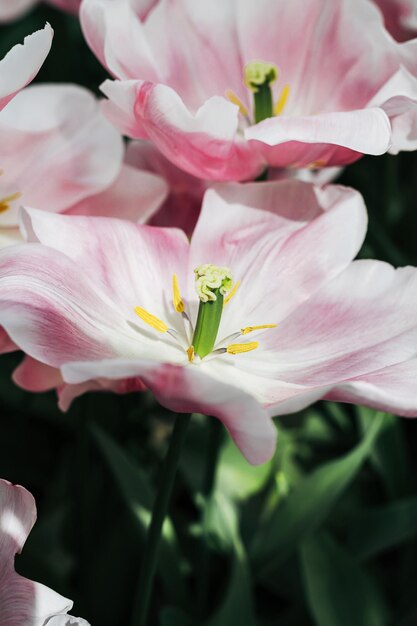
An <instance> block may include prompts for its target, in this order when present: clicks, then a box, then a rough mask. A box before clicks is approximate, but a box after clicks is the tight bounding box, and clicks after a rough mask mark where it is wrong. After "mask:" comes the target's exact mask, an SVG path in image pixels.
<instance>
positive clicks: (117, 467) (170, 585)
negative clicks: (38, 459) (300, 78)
mask: <svg viewBox="0 0 417 626" xmlns="http://www.w3.org/2000/svg"><path fill="white" fill-rule="evenodd" d="M90 430H91V432H92V434H93V437H94V439H95V441H96V442H97V445H98V447H99V449H100V451H101V452H102V454H103V457H104V459H105V461H106V463H107V465H108V468H109V470H110V472H111V474H112V475H113V478H114V480H115V482H116V484H117V485H118V487H119V489H120V495H121V496H122V498H123V500H124V501H125V504H126V506H127V508H128V509H129V510H130V512H131V514H132V515H133V517H134V519H135V521H136V522H137V529H138V532H139V533H140V535H141V536H142V538H143V539H145V536H146V530H147V528H148V525H149V522H150V518H151V509H152V503H153V494H152V491H151V489H150V487H149V484H148V482H147V481H146V479H145V477H144V476H143V474H142V472H141V471H140V469H139V468H138V467H137V465H136V464H135V463H134V462H133V461H132V459H131V458H130V457H129V456H128V455H127V454H126V452H125V451H124V450H123V449H122V448H120V446H119V445H117V444H116V443H115V442H114V441H113V440H112V439H111V438H110V437H109V436H108V435H107V434H106V433H105V432H104V431H102V430H101V429H100V428H99V427H98V426H97V425H96V424H91V425H90ZM181 563H182V557H181V554H180V552H179V548H178V543H177V538H176V534H175V530H174V527H173V524H172V522H171V520H170V519H169V518H168V517H167V518H166V519H165V522H164V525H163V528H162V542H161V549H160V556H159V565H158V573H159V575H160V577H161V580H162V582H163V583H164V587H165V590H166V591H167V592H168V594H169V597H170V598H175V599H176V601H177V602H178V604H184V605H185V604H186V602H187V592H186V588H185V584H184V579H183V576H182V571H181Z"/></svg>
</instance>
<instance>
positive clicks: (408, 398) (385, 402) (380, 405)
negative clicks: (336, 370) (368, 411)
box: [326, 359, 417, 417]
mask: <svg viewBox="0 0 417 626" xmlns="http://www.w3.org/2000/svg"><path fill="white" fill-rule="evenodd" d="M416 378H417V359H410V360H409V361H405V362H404V363H398V364H396V365H391V366H390V367H385V368H383V369H381V370H378V371H376V372H373V373H372V374H367V375H365V376H361V377H358V378H354V379H352V380H348V381H346V382H344V383H343V384H341V385H338V386H337V387H335V388H334V389H332V390H331V392H330V393H329V394H328V395H327V396H326V399H328V400H333V401H336V402H351V403H354V404H365V405H367V406H371V407H373V408H376V409H379V410H381V411H388V412H390V413H396V414H397V415H403V416H405V417H416V416H417V396H416Z"/></svg>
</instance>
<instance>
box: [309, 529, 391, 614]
mask: <svg viewBox="0 0 417 626" xmlns="http://www.w3.org/2000/svg"><path fill="white" fill-rule="evenodd" d="M300 559H301V568H302V572H303V577H304V582H305V589H306V596H307V602H308V605H309V607H310V610H311V613H312V615H313V617H314V619H315V622H316V624H317V626H384V624H386V623H387V621H388V616H387V612H386V608H385V606H384V603H383V601H382V598H381V596H380V594H379V592H378V590H377V589H376V587H375V586H374V584H373V581H372V579H371V578H370V577H369V576H368V575H367V573H366V572H365V571H363V570H362V569H361V568H360V567H359V565H358V564H357V563H356V562H355V561H354V559H352V557H351V556H350V555H349V553H348V552H346V550H345V549H344V548H342V547H341V546H339V545H338V544H337V543H336V542H335V541H334V540H333V539H332V538H331V537H330V535H327V534H325V533H319V534H318V535H314V536H313V537H310V538H309V539H306V540H305V541H303V543H302V544H301V547H300Z"/></svg>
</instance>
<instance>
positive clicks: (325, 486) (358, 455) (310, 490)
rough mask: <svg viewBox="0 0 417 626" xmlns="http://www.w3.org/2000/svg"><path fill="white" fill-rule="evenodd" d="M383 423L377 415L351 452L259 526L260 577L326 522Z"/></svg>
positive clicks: (255, 551)
mask: <svg viewBox="0 0 417 626" xmlns="http://www.w3.org/2000/svg"><path fill="white" fill-rule="evenodd" d="M383 422H384V414H381V413H379V414H377V415H375V417H374V419H373V420H372V422H371V425H370V427H369V429H368V431H367V433H366V435H365V437H364V439H363V440H362V441H361V442H360V443H359V444H358V445H357V446H356V447H355V448H354V449H353V450H352V451H351V452H349V453H348V454H346V455H345V456H343V457H341V458H339V459H336V460H334V461H330V462H329V463H325V464H324V465H322V466H320V467H319V468H318V469H316V470H315V471H313V472H312V473H311V474H310V475H308V476H306V477H305V478H303V479H302V480H301V481H300V482H299V483H298V484H297V486H296V487H295V488H294V490H293V491H292V492H291V493H290V494H289V495H288V496H287V498H286V499H285V500H284V501H283V503H282V505H281V506H278V507H277V508H276V509H275V510H274V512H273V513H272V515H271V516H270V517H269V518H268V519H267V520H266V522H265V523H263V524H260V527H259V531H258V533H257V535H256V538H255V541H254V543H253V546H252V551H251V556H252V558H253V560H254V563H255V569H256V571H257V573H258V575H259V576H261V577H264V576H268V575H270V574H271V573H273V572H274V570H275V569H276V568H278V567H279V566H280V565H282V563H283V562H284V561H285V559H286V558H288V557H289V556H290V555H291V553H292V552H293V551H294V550H295V548H296V546H297V544H298V543H299V542H300V541H301V540H302V539H303V538H304V537H305V536H306V535H307V534H310V533H312V532H314V531H315V530H316V529H318V528H319V527H320V525H321V524H322V523H323V522H324V521H325V520H326V518H327V517H328V515H329V513H330V512H331V510H332V508H333V506H334V505H335V504H336V502H337V500H338V499H339V498H340V497H341V495H342V494H343V492H344V490H345V489H346V488H347V487H348V485H349V484H350V483H351V482H352V480H353V479H354V478H355V476H356V474H357V473H358V471H359V469H360V468H361V466H362V464H363V462H364V461H365V459H366V458H367V457H368V455H369V453H370V451H371V450H372V446H373V444H374V441H375V439H376V437H377V435H378V433H379V431H380V429H381V427H382V424H383Z"/></svg>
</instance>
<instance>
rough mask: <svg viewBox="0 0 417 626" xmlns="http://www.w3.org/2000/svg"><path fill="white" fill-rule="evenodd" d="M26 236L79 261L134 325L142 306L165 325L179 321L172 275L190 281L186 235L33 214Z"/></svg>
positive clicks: (28, 215) (26, 218) (26, 217)
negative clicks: (177, 319)
mask: <svg viewBox="0 0 417 626" xmlns="http://www.w3.org/2000/svg"><path fill="white" fill-rule="evenodd" d="M22 231H23V232H24V233H25V234H26V236H27V238H28V239H29V240H31V241H39V242H41V243H42V244H43V245H44V246H50V247H51V248H55V249H56V250H58V251H60V252H61V253H64V254H65V255H66V256H67V257H69V258H71V259H72V260H73V261H75V263H74V268H76V267H78V268H79V267H82V268H83V271H84V274H85V276H88V277H89V278H90V280H91V284H92V285H96V286H100V290H101V292H102V293H103V294H106V296H107V298H108V300H109V301H111V302H112V303H113V305H114V306H115V307H119V309H120V311H121V313H122V315H126V316H128V317H130V314H132V315H133V319H136V316H135V315H134V314H133V309H134V307H135V306H141V307H143V308H145V309H146V310H147V311H149V312H151V313H153V314H154V315H157V316H159V317H161V318H163V319H165V321H166V322H167V323H170V322H171V318H172V323H173V324H174V323H175V320H176V318H177V317H178V318H179V319H180V317H179V316H178V315H177V314H175V313H174V310H173V307H172V306H171V299H172V293H171V284H172V275H173V274H174V273H177V275H178V279H179V281H180V284H185V280H186V279H185V276H186V274H185V272H186V271H187V267H188V254H189V244H188V240H187V238H186V236H185V235H184V233H183V232H182V231H179V230H176V229H165V228H154V227H150V226H137V225H135V224H132V223H131V222H127V221H123V220H115V219H110V218H99V217H96V218H89V217H78V216H67V215H53V214H51V213H45V212H44V211H35V210H33V209H25V211H24V212H23V218H22ZM0 297H1V295H0ZM93 318H94V316H93Z"/></svg>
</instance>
